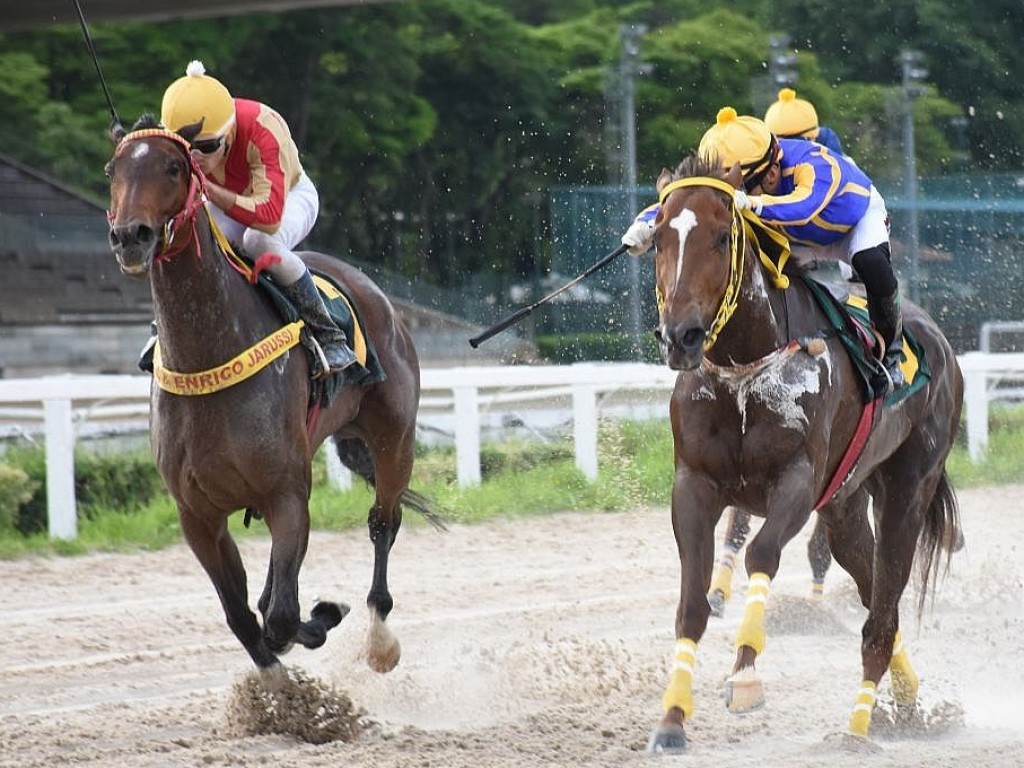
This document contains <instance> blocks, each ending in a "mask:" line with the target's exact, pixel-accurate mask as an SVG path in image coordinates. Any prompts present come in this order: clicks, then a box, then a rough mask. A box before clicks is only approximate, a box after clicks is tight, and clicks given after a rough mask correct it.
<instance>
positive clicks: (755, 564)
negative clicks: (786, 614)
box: [648, 156, 963, 752]
mask: <svg viewBox="0 0 1024 768" xmlns="http://www.w3.org/2000/svg"><path fill="white" fill-rule="evenodd" d="M740 184H741V175H740V169H739V166H735V167H734V168H732V169H731V170H729V171H723V170H721V169H720V168H719V167H718V165H717V164H716V162H715V158H702V157H698V156H690V157H688V158H686V159H685V160H684V161H683V162H682V163H681V164H680V165H679V167H678V168H677V169H676V171H675V172H674V173H673V172H671V171H669V170H668V169H665V170H663V171H662V173H661V175H660V176H659V178H658V180H657V189H658V192H659V196H660V199H661V209H660V212H659V213H658V215H657V219H656V220H655V232H654V247H655V280H656V292H657V298H658V305H659V324H658V326H657V328H656V331H655V336H656V338H657V340H658V343H659V345H660V349H661V352H662V355H663V357H664V358H665V361H666V363H667V364H668V365H669V367H670V368H672V369H673V370H678V371H679V376H678V378H677V380H676V385H675V388H674V390H673V394H672V397H671V404H670V418H671V423H672V432H673V437H674V453H675V479H674V482H673V486H672V502H671V509H672V528H673V532H674V534H675V539H676V544H677V548H678V552H679V560H680V565H681V584H680V596H679V604H678V608H677V611H676V622H675V636H676V644H675V652H674V666H673V669H672V672H671V675H670V680H669V683H668V685H667V687H666V690H665V693H664V697H663V702H662V703H663V709H664V713H663V716H662V718H661V719H660V721H659V723H658V725H657V726H656V727H655V729H654V731H653V733H652V735H651V738H650V741H649V742H648V750H649V751H651V752H678V751H682V750H685V748H686V732H685V728H684V724H685V722H686V721H687V720H689V719H690V718H691V717H692V715H693V711H694V701H693V676H694V674H695V669H696V663H695V660H696V652H697V645H698V642H699V641H700V639H701V637H702V636H703V634H704V631H705V629H706V627H707V622H708V616H709V613H710V607H709V604H708V600H707V592H708V587H709V583H710V580H711V574H712V566H713V563H714V547H715V536H714V532H715V526H716V524H717V522H718V520H719V518H720V516H721V514H722V510H723V509H724V508H726V507H728V506H735V507H739V508H740V509H743V510H745V511H747V512H750V513H752V514H754V515H757V516H760V517H763V518H764V524H763V525H762V527H761V529H760V530H759V531H758V533H757V535H756V536H755V537H754V538H753V540H752V541H751V542H750V543H749V544H748V546H747V552H746V558H745V565H746V569H747V572H748V574H749V587H748V592H747V601H746V608H745V612H744V616H743V619H742V622H741V625H740V628H739V630H738V633H737V636H736V648H737V653H736V660H735V664H734V666H733V669H732V674H731V676H730V677H729V679H728V681H727V684H726V701H727V706H728V707H729V709H730V711H732V712H735V713H741V712H746V711H750V710H752V709H756V708H758V707H760V706H762V705H763V703H764V690H763V686H762V683H761V681H760V679H759V678H758V675H757V671H756V670H755V666H754V664H755V660H756V658H757V656H758V654H760V653H761V651H762V650H763V648H764V644H765V629H764V612H765V604H766V601H767V598H768V594H769V591H770V586H771V581H772V579H773V578H774V577H775V575H776V573H777V571H778V567H779V559H780V555H781V552H782V548H783V547H784V546H785V544H786V543H787V542H788V541H789V540H790V539H792V537H793V536H794V535H795V534H796V533H797V532H798V531H800V529H801V528H803V526H804V524H805V523H806V522H807V520H808V518H809V516H810V514H811V512H812V511H814V510H815V509H817V511H818V513H819V514H820V515H821V516H822V517H823V518H824V519H825V524H826V528H827V539H828V544H829V548H830V549H831V552H832V555H833V557H834V558H835V561H836V562H837V563H838V564H839V565H840V566H841V567H843V568H844V569H845V570H846V571H847V572H849V573H850V575H851V576H852V577H853V579H854V580H855V582H856V584H857V590H858V592H859V595H860V599H861V602H862V603H863V604H864V606H865V607H866V608H867V611H868V613H867V618H866V620H865V622H864V626H863V631H862V640H861V660H862V665H863V674H862V682H861V683H860V684H859V685H858V686H857V692H856V697H855V704H854V707H853V712H852V714H851V715H850V718H849V722H848V726H847V729H848V733H849V734H851V735H853V736H857V737H864V738H866V737H867V735H868V732H869V728H870V722H871V712H872V709H873V707H874V704H875V698H876V690H877V686H878V684H879V682H880V680H881V679H882V676H883V675H884V673H885V672H886V670H889V671H890V673H891V680H892V689H893V697H894V699H895V701H896V705H897V708H898V711H900V712H901V713H904V714H906V713H912V712H914V711H915V707H916V701H917V692H918V678H917V675H916V673H915V672H914V669H913V667H912V666H911V664H910V660H909V656H908V653H907V650H906V648H905V646H904V645H903V638H902V635H901V633H900V631H899V628H900V622H899V601H900V597H901V595H902V594H903V590H904V588H905V587H906V584H907V581H908V578H909V576H910V573H911V570H912V566H913V563H914V561H915V556H916V558H917V564H918V568H919V573H920V575H921V591H920V603H919V606H918V610H919V611H921V610H923V608H924V600H925V593H926V591H927V585H928V582H929V581H931V582H932V584H933V585H934V582H935V580H936V578H937V576H938V571H939V570H940V565H941V562H940V560H941V559H940V558H939V557H937V555H938V550H939V548H940V546H941V545H942V543H943V542H944V541H951V540H953V539H955V538H957V535H958V532H959V511H958V508H957V503H956V497H955V495H954V493H953V489H952V486H951V484H950V482H949V478H948V477H947V475H946V471H945V461H946V457H947V455H948V454H949V452H950V449H951V448H952V446H953V440H954V437H955V434H956V431H957V427H958V423H959V419H960V409H961V404H962V398H963V377H962V374H961V372H960V369H959V366H958V364H957V360H956V356H955V355H954V353H953V350H952V348H951V347H950V345H949V343H948V342H947V341H946V339H945V338H944V336H943V335H942V333H941V331H940V330H939V328H938V327H937V326H936V324H935V322H934V321H933V320H932V319H931V318H930V317H929V316H928V315H927V313H925V312H924V311H923V310H922V309H920V308H919V307H916V306H914V305H913V304H911V303H909V302H905V303H904V317H905V327H906V328H907V329H908V330H909V332H910V333H911V334H913V336H914V337H915V338H916V339H917V341H918V342H919V345H920V348H921V350H922V356H923V357H924V358H926V360H927V365H928V367H929V368H930V377H924V378H922V379H921V381H923V382H924V383H923V384H915V386H914V388H911V389H909V390H906V392H905V393H904V396H903V397H902V399H900V400H899V401H898V402H896V403H894V404H886V405H884V407H881V408H880V410H874V411H871V412H870V413H872V415H873V418H875V417H876V420H875V422H874V426H873V428H871V429H870V431H869V432H867V434H866V441H864V440H863V438H864V435H865V432H864V431H863V429H862V428H863V425H864V420H863V415H864V413H865V412H866V411H865V409H866V408H868V407H869V406H870V405H880V404H881V402H882V401H881V399H872V398H868V397H866V396H865V394H864V391H865V390H862V388H861V385H860V384H861V383H860V381H859V379H858V373H857V371H856V370H855V367H854V363H853V360H852V358H851V356H850V355H849V354H848V353H847V351H846V349H847V348H846V346H845V345H844V343H842V339H840V338H839V337H838V335H837V334H836V333H834V332H832V331H831V328H832V326H831V325H830V324H829V321H828V319H827V316H826V313H825V312H824V310H823V309H822V308H821V306H820V305H819V303H818V301H817V299H816V298H815V296H814V295H813V294H812V291H811V289H810V287H809V285H808V284H807V283H805V282H804V281H803V280H801V279H795V278H794V279H790V276H788V275H787V274H786V273H785V272H782V271H779V270H778V269H777V268H776V270H775V271H774V272H773V271H772V269H771V268H770V266H769V264H768V263H766V262H764V261H763V260H762V259H761V250H760V249H759V248H758V247H757V243H756V238H755V237H753V236H751V234H752V233H754V230H753V229H752V228H748V226H746V225H747V224H750V225H751V227H752V226H753V225H754V224H757V225H760V222H759V221H757V220H756V217H754V216H753V214H749V212H747V213H744V212H741V211H739V210H738V209H737V208H736V207H735V204H734V202H733V192H734V190H735V189H736V188H739V187H740ZM748 216H749V217H750V218H749V219H748V218H747V217H748ZM761 226H763V225H761ZM761 231H767V230H761ZM776 267H777V265H776ZM787 283H788V287H784V286H786V284H787ZM915 382H917V379H915ZM870 424H871V421H870V420H869V421H868V425H869V426H870ZM857 440H861V442H860V446H861V448H862V452H861V453H860V455H859V458H856V460H855V461H853V462H852V463H849V462H847V461H845V459H847V458H848V455H849V454H848V449H849V447H850V446H851V444H855V441H857ZM837 480H839V481H841V482H836V481H837ZM869 498H870V500H871V501H872V502H873V518H874V520H873V522H874V526H873V527H874V531H873V532H872V527H871V525H870V523H869V520H868V514H867V512H866V510H867V505H868V499H869ZM947 563H948V561H947Z"/></svg>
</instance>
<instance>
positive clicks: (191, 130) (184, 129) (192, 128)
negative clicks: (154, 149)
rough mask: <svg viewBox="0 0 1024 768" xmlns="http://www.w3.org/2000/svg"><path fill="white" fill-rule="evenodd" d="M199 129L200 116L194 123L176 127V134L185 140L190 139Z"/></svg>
mask: <svg viewBox="0 0 1024 768" xmlns="http://www.w3.org/2000/svg"><path fill="white" fill-rule="evenodd" d="M201 130H203V119H202V118H200V119H199V120H198V121H197V122H195V123H189V124H188V125H183V126H181V128H179V129H178V135H179V136H181V138H183V139H184V140H185V141H192V139H194V138H195V137H196V136H198V135H199V132H200V131H201Z"/></svg>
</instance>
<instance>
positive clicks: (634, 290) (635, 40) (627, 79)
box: [619, 24, 650, 360]
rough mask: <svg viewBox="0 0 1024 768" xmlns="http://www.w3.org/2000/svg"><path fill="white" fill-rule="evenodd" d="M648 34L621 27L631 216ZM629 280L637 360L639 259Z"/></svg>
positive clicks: (640, 333)
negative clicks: (638, 84)
mask: <svg viewBox="0 0 1024 768" xmlns="http://www.w3.org/2000/svg"><path fill="white" fill-rule="evenodd" d="M646 31H647V26H646V25H644V24H626V25H623V26H622V27H620V29H619V34H620V36H621V37H622V60H621V62H620V75H621V80H622V132H623V142H622V143H623V148H624V149H625V153H626V159H625V163H624V165H625V182H626V195H627V205H628V208H629V212H630V216H634V215H636V213H637V212H638V208H637V206H638V202H637V191H636V184H637V181H636V78H637V76H638V75H643V74H646V73H647V72H649V71H650V65H645V64H641V63H640V62H639V57H640V38H641V37H642V36H643V34H644V33H645V32H646ZM626 263H627V273H628V277H629V297H628V304H629V335H630V339H631V340H632V352H633V355H632V356H633V359H634V360H641V359H642V357H643V331H642V328H641V323H640V264H639V263H638V262H637V259H636V258H635V257H634V258H630V259H629V260H628V261H627V262H626Z"/></svg>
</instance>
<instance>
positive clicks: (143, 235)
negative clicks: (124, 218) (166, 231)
mask: <svg viewBox="0 0 1024 768" xmlns="http://www.w3.org/2000/svg"><path fill="white" fill-rule="evenodd" d="M109 237H110V247H111V248H115V249H117V248H148V247H149V246H151V245H152V244H153V243H155V242H156V231H155V230H154V229H153V228H152V227H150V226H149V225H147V224H143V223H141V222H137V221H136V222H131V223H128V224H119V225H116V226H113V227H111V228H110V234H109Z"/></svg>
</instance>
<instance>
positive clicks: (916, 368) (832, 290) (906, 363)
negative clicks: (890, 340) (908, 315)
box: [800, 275, 931, 405]
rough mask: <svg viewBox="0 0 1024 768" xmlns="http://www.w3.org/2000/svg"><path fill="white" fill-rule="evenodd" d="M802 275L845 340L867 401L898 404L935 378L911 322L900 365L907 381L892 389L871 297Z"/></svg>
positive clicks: (832, 331) (834, 327)
mask: <svg viewBox="0 0 1024 768" xmlns="http://www.w3.org/2000/svg"><path fill="white" fill-rule="evenodd" d="M800 279H801V280H802V281H803V283H804V285H806V286H807V288H808V290H810V292H811V295H812V296H814V298H815V300H816V301H817V302H818V305H819V306H820V307H821V309H822V311H823V312H824V313H825V316H826V317H827V318H828V320H829V323H830V325H831V333H832V334H833V335H835V336H838V337H839V339H840V340H841V341H842V342H843V347H844V348H845V349H846V351H847V353H848V354H849V356H850V360H851V361H852V362H853V365H854V369H855V370H856V371H857V373H858V374H859V375H860V382H861V392H862V394H863V396H864V402H865V403H867V402H870V401H872V400H877V399H879V398H884V403H885V405H894V404H896V403H898V402H900V401H901V400H903V399H904V398H906V397H908V396H910V395H912V394H913V393H914V392H916V391H918V390H919V389H921V388H922V387H923V386H924V385H925V383H926V382H927V381H928V380H929V379H930V378H931V371H930V369H929V367H928V361H927V359H926V357H925V353H924V348H923V347H922V346H921V344H920V342H919V341H918V340H917V338H916V337H915V336H914V334H913V333H912V332H911V331H910V329H909V328H908V327H907V326H904V329H903V355H904V359H903V362H901V363H900V369H901V370H902V371H903V378H904V380H905V381H906V384H905V385H904V386H902V387H900V388H899V389H897V390H894V391H892V392H888V382H887V377H886V375H885V372H884V370H883V368H882V362H881V359H880V357H879V352H880V347H881V343H880V341H879V340H878V337H877V336H876V334H875V331H874V329H873V327H872V325H871V320H870V317H869V315H868V306H867V300H866V299H864V298H863V297H862V296H858V295H856V294H853V293H850V291H848V290H846V289H845V288H844V287H842V286H839V285H826V284H825V283H821V282H819V281H817V280H814V279H813V278H811V277H808V276H807V275H801V276H800Z"/></svg>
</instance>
